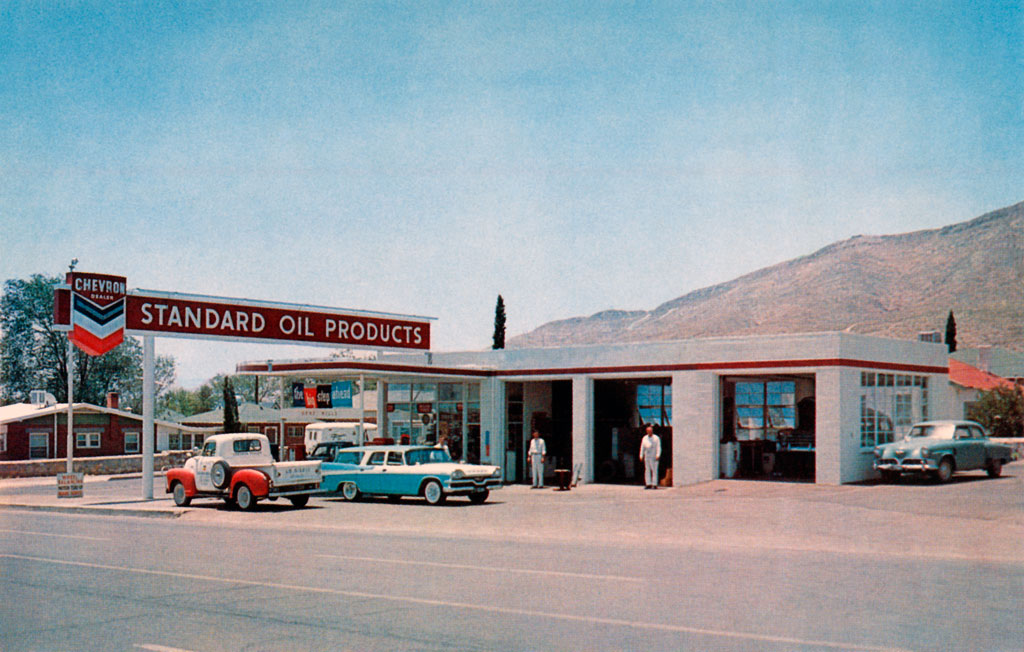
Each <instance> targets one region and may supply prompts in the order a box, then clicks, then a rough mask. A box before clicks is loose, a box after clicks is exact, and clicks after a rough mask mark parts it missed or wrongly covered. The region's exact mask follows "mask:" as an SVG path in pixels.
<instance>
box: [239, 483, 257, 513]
mask: <svg viewBox="0 0 1024 652" xmlns="http://www.w3.org/2000/svg"><path fill="white" fill-rule="evenodd" d="M235 500H237V501H238V506H239V507H241V508H242V509H243V510H245V511H247V512H251V511H252V510H254V509H256V496H253V495H252V490H251V489H249V487H247V486H246V485H244V484H243V485H239V487H238V491H237V492H236V493H235Z"/></svg>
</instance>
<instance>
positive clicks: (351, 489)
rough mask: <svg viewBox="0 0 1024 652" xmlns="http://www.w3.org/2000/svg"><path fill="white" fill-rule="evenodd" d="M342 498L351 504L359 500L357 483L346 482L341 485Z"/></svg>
mask: <svg viewBox="0 0 1024 652" xmlns="http://www.w3.org/2000/svg"><path fill="white" fill-rule="evenodd" d="M341 497H342V498H344V499H345V500H347V501H350V502H351V501H355V500H359V487H358V486H357V485H356V483H355V482H346V483H345V484H343V485H341Z"/></svg>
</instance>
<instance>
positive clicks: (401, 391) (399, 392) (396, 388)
mask: <svg viewBox="0 0 1024 652" xmlns="http://www.w3.org/2000/svg"><path fill="white" fill-rule="evenodd" d="M411 394H412V389H411V387H410V386H409V383H392V384H390V385H388V401H389V402H391V403H395V402H399V401H410V400H412V396H411Z"/></svg>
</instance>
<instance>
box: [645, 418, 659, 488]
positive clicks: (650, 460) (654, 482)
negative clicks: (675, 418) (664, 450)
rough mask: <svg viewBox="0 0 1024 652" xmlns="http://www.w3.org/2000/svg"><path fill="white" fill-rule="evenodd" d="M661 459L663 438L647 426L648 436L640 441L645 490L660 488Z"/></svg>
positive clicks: (651, 427)
mask: <svg viewBox="0 0 1024 652" xmlns="http://www.w3.org/2000/svg"><path fill="white" fill-rule="evenodd" d="M660 457H661V437H659V436H658V435H656V434H654V427H653V426H650V425H648V426H647V434H646V435H644V438H643V439H641V440H640V461H641V462H643V463H644V489H657V488H658V459H659V458H660Z"/></svg>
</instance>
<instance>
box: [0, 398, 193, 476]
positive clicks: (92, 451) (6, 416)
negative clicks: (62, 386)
mask: <svg viewBox="0 0 1024 652" xmlns="http://www.w3.org/2000/svg"><path fill="white" fill-rule="evenodd" d="M67 409H68V406H67V403H56V404H50V405H38V404H32V403H15V404H13V405H5V406H3V407H0V461H12V460H28V459H53V458H62V457H67ZM73 419H74V434H75V443H74V447H75V449H74V456H75V457H76V458H80V457H103V456H110V455H137V454H139V453H141V452H142V415H139V414H134V413H132V412H126V411H124V410H121V409H119V408H118V397H117V395H116V394H110V395H108V397H107V405H105V406H100V405H92V404H89V403H75V405H74V417H73ZM154 426H155V429H156V435H157V450H162V449H161V448H160V446H159V442H160V441H165V442H166V441H167V440H168V439H169V438H170V437H171V436H173V435H176V436H177V437H178V438H179V440H180V439H182V438H184V437H188V438H189V440H190V441H191V442H193V444H194V443H200V442H202V441H203V438H204V437H205V436H206V435H207V434H211V433H212V432H213V429H211V428H202V427H196V426H186V425H181V424H178V423H173V422H170V421H163V420H156V421H155V423H154Z"/></svg>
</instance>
